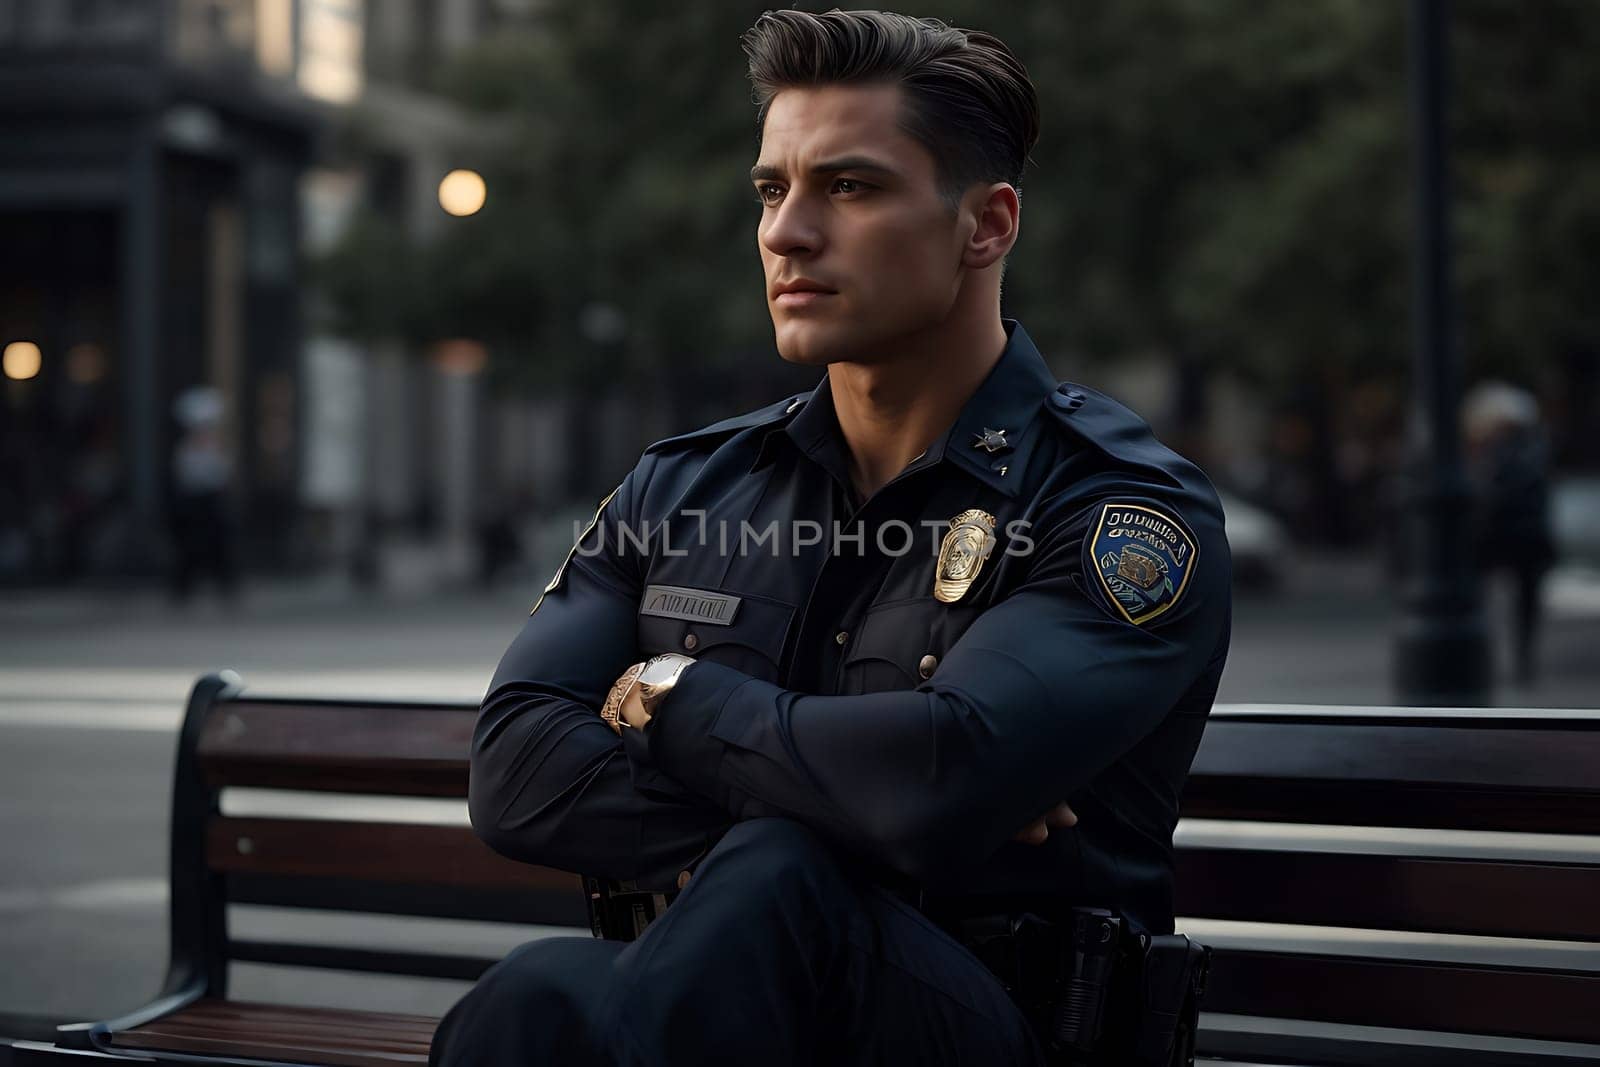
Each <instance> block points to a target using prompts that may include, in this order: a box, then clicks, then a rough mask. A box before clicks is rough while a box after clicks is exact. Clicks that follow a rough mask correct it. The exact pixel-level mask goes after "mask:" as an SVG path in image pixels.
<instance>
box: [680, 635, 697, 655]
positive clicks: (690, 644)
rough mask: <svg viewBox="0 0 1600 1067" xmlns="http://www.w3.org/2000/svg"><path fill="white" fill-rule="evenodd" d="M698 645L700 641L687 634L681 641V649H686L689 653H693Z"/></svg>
mask: <svg viewBox="0 0 1600 1067" xmlns="http://www.w3.org/2000/svg"><path fill="white" fill-rule="evenodd" d="M699 644H700V639H699V638H698V637H696V636H695V635H694V634H689V635H687V636H686V637H684V639H683V647H684V648H687V649H688V650H689V651H690V652H693V651H694V650H695V648H696V647H697V646H698V645H699Z"/></svg>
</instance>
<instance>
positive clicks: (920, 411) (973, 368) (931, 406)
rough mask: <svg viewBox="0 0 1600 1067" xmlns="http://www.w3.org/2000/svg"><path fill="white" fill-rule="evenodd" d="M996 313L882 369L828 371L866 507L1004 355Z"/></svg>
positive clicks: (909, 348)
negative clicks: (867, 501)
mask: <svg viewBox="0 0 1600 1067" xmlns="http://www.w3.org/2000/svg"><path fill="white" fill-rule="evenodd" d="M1006 340H1007V338H1006V332H1005V327H1004V326H1003V325H1002V324H1001V322H1000V316H999V313H998V311H997V312H996V313H995V314H994V315H993V316H992V317H991V318H988V319H985V320H983V321H981V322H978V323H975V324H974V325H973V326H972V328H970V329H961V328H959V327H952V326H951V324H950V323H948V322H946V323H942V324H941V325H940V327H939V329H938V330H936V331H930V332H929V333H928V334H927V335H925V336H922V337H917V338H914V339H912V340H911V341H910V342H909V343H908V344H907V345H906V347H905V349H904V351H901V352H896V353H892V354H888V355H889V358H887V359H884V360H882V361H881V362H873V363H870V364H866V363H835V364H833V365H832V366H830V367H829V368H828V385H829V389H830V391H831V392H832V395H833V409H834V412H835V414H836V415H837V417H838V420H839V429H840V430H841V431H842V432H843V434H844V440H845V444H846V445H847V446H848V448H849V450H850V479H851V481H852V482H853V483H854V485H855V489H856V492H857V493H859V494H860V495H861V498H862V499H863V500H866V499H869V498H871V496H872V495H873V494H874V493H876V492H877V491H878V490H879V489H881V488H882V487H883V486H884V485H885V484H886V483H887V482H888V481H889V480H890V479H891V478H893V477H894V476H895V475H897V474H899V473H900V472H901V471H902V470H904V469H905V468H906V467H907V466H908V465H909V464H910V463H911V462H912V461H913V460H914V459H916V458H917V457H918V456H920V455H921V454H922V453H924V452H926V451H927V450H928V448H929V446H931V445H932V444H933V443H934V442H935V441H936V440H938V439H939V437H940V436H941V435H942V434H944V433H945V432H946V431H948V430H949V429H950V426H951V425H952V424H953V423H954V422H955V420H956V416H957V415H959V414H960V413H961V408H962V406H963V405H965V404H966V402H967V400H968V399H969V398H970V397H971V396H972V394H973V393H975V392H976V391H977V389H978V386H980V385H982V384H983V380H984V379H985V378H986V377H988V375H989V372H990V371H991V370H993V369H994V365H995V364H996V363H997V362H999V360H1000V355H1001V353H1002V352H1004V351H1005V347H1006Z"/></svg>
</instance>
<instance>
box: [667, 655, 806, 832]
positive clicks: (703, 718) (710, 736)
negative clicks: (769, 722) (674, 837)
mask: <svg viewBox="0 0 1600 1067" xmlns="http://www.w3.org/2000/svg"><path fill="white" fill-rule="evenodd" d="M765 690H770V691H771V692H770V694H768V693H766V692H764V691H765ZM782 692H783V690H782V689H781V688H779V687H778V686H775V685H772V684H770V683H768V682H763V681H760V680H759V679H756V678H752V677H750V676H749V675H748V674H745V673H743V672H741V671H736V670H734V669H733V668H731V667H725V666H723V665H722V664H720V663H708V662H705V661H697V662H695V663H694V664H691V665H690V666H688V667H686V668H685V669H684V672H683V674H682V675H680V676H679V678H678V681H677V683H676V684H675V685H674V686H673V687H672V692H670V693H668V694H667V697H666V699H665V700H663V701H662V702H661V704H660V706H658V707H657V708H656V714H655V717H654V719H653V720H652V721H651V723H650V725H649V727H648V728H647V729H645V730H644V731H643V733H644V736H645V737H646V738H647V739H648V743H649V750H650V755H651V757H653V759H654V762H655V764H656V765H657V766H658V767H659V768H660V769H661V770H663V771H665V772H666V773H667V774H669V775H671V776H672V777H673V778H676V779H677V780H678V781H680V782H682V783H683V784H684V785H686V786H688V787H689V788H690V789H692V790H694V791H695V792H697V793H699V794H701V795H702V796H704V797H706V798H707V799H708V800H712V801H715V802H716V803H718V804H721V805H722V806H723V807H724V808H726V809H727V810H729V811H730V812H732V813H734V814H736V815H737V814H738V813H739V811H740V810H741V806H742V805H743V803H744V802H745V801H746V800H747V799H748V798H746V797H745V795H744V794H743V792H742V791H734V790H732V789H731V788H730V783H729V782H727V781H725V780H724V778H723V776H722V763H723V760H724V758H725V757H726V755H727V753H728V746H729V744H730V743H734V742H736V741H737V739H738V738H739V737H740V736H741V735H742V734H743V733H744V731H745V728H746V727H747V726H748V724H749V723H750V721H751V719H752V718H754V717H755V716H756V715H758V714H759V712H760V708H761V706H762V704H763V703H766V704H767V705H769V706H770V705H772V704H773V702H774V700H775V698H776V696H777V694H780V693H782Z"/></svg>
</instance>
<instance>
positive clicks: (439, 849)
mask: <svg viewBox="0 0 1600 1067" xmlns="http://www.w3.org/2000/svg"><path fill="white" fill-rule="evenodd" d="M206 862H207V864H208V865H209V866H210V867H211V868H212V869H213V870H219V871H226V872H245V873H254V874H277V875H293V876H299V877H307V878H359V879H367V880H371V881H379V882H396V883H416V884H423V885H438V886H451V887H456V888H463V889H472V888H476V889H528V890H535V889H544V890H560V891H570V892H572V893H574V894H580V895H581V894H582V892H583V882H582V879H580V878H579V877H578V876H577V875H575V874H568V873H566V872H565V871H557V870H553V869H551V868H549V867H536V866H533V865H531V864H526V863H518V862H516V861H514V860H509V859H506V858H505V857H504V856H501V855H499V854H497V853H495V852H493V851H491V850H490V849H489V847H488V846H487V845H485V844H484V843H483V842H481V841H479V840H478V839H477V837H475V836H474V835H473V833H472V831H471V830H470V829H468V828H466V827H461V826H422V825H413V824H403V823H375V822H336V821H331V820H320V819H257V818H229V817H227V816H218V817H216V818H213V819H212V820H211V821H210V824H209V825H208V826H207V827H206Z"/></svg>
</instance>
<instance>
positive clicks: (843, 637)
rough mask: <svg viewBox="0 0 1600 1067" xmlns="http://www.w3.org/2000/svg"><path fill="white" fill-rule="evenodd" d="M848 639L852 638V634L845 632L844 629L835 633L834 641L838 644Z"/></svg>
mask: <svg viewBox="0 0 1600 1067" xmlns="http://www.w3.org/2000/svg"><path fill="white" fill-rule="evenodd" d="M848 640H850V635H849V634H847V633H845V632H844V631H843V630H840V631H839V632H838V633H836V634H834V635H833V643H834V644H836V645H842V644H844V643H845V642H846V641H848Z"/></svg>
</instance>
